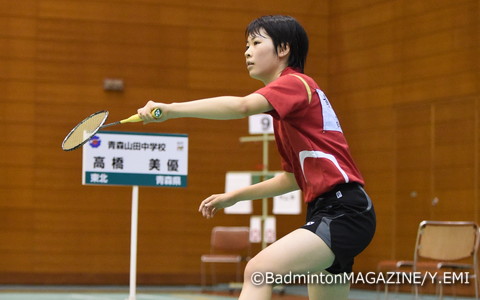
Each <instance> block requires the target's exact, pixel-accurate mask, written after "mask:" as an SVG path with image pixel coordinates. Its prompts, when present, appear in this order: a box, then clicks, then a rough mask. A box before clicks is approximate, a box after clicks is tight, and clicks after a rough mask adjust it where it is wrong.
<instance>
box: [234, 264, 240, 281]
mask: <svg viewBox="0 0 480 300" xmlns="http://www.w3.org/2000/svg"><path fill="white" fill-rule="evenodd" d="M240 267H241V264H240V263H237V272H236V274H235V280H236V281H237V282H240V280H241V279H240V272H241V271H240Z"/></svg>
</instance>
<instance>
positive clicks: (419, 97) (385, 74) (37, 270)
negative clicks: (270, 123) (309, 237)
mask: <svg viewBox="0 0 480 300" xmlns="http://www.w3.org/2000/svg"><path fill="white" fill-rule="evenodd" d="M479 9H480V8H479V3H478V1H476V0H461V1H453V0H440V1H438V0H425V1H416V2H412V1H405V0H401V1H397V0H381V1H378V0H368V1H361V2H359V1H353V0H339V1H337V0H336V1H314V0H309V1H301V2H298V1H297V2H292V1H288V0H281V1H272V0H266V1H261V2H259V3H256V4H255V6H254V7H252V6H245V5H244V4H243V3H242V4H240V2H238V1H220V0H214V1H208V2H205V1H192V0H188V1H187V0H181V1H171V0H137V1H134V0H88V1H80V0H75V1H61V0H28V1H21V2H18V3H17V2H15V3H13V2H11V1H7V0H0V43H1V44H2V47H1V49H0V69H1V70H2V72H0V89H1V90H2V94H1V95H0V135H1V136H2V140H1V141H0V151H1V155H2V157H1V158H0V170H1V172H0V177H1V178H0V193H1V195H2V197H0V208H1V209H0V219H1V220H2V221H1V222H0V224H1V225H2V226H0V237H1V238H2V241H4V243H2V245H1V246H0V257H2V260H0V280H1V281H2V282H4V283H9V282H10V283H66V284H73V283H89V284H92V283H126V282H127V280H128V255H129V253H128V251H129V249H128V246H129V231H130V228H129V219H130V197H131V190H130V188H128V187H112V188H106V187H84V186H81V184H80V182H81V174H80V168H81V165H80V162H81V153H80V152H78V151H77V152H70V153H64V152H62V151H61V150H60V143H61V141H62V139H63V137H64V135H65V133H66V132H68V131H69V130H70V129H71V127H72V126H74V125H75V124H76V123H77V122H78V121H79V120H81V119H82V118H84V117H85V116H86V115H88V114H91V113H92V112H94V111H97V110H101V109H108V110H109V111H110V119H112V120H114V119H116V120H118V119H122V118H124V117H125V116H128V115H130V114H132V113H134V112H135V111H136V109H137V108H138V107H140V106H142V105H143V104H144V103H145V101H146V100H148V99H154V100H164V101H167V102H168V101H185V100H189V99H198V98H203V97H211V96H216V95H224V94H229V95H245V94H247V93H250V92H252V91H254V90H255V89H257V88H259V87H261V83H260V82H256V81H254V80H252V79H250V78H249V77H248V74H247V72H246V69H245V65H244V46H245V44H244V42H245V41H244V38H245V37H244V35H243V34H244V30H245V26H246V25H247V24H248V22H249V21H250V20H252V19H254V18H255V17H258V16H260V15H265V14H276V13H282V14H291V15H293V16H295V17H296V18H297V19H299V20H300V21H301V22H302V24H304V26H305V28H306V29H307V32H308V33H309V36H310V41H311V48H310V55H309V60H308V61H307V66H306V71H307V73H308V74H310V75H312V76H313V77H314V78H315V79H316V80H317V81H318V83H319V85H320V86H321V87H322V89H323V90H324V91H325V92H326V94H327V96H328V97H329V99H330V101H331V102H332V104H333V106H334V107H335V109H336V111H337V114H338V116H339V119H340V121H341V122H342V126H343V129H344V131H345V134H346V136H347V139H348V140H349V143H350V146H351V150H352V153H353V156H354V158H355V159H356V161H357V163H358V165H359V167H360V169H361V170H362V172H363V174H364V177H365V178H366V180H367V186H366V188H367V191H368V193H369V194H370V196H371V197H372V199H373V200H374V202H375V205H376V213H377V217H378V226H377V233H376V236H375V238H374V241H373V242H372V245H371V246H370V247H369V248H368V249H367V250H366V251H365V252H364V253H362V254H361V255H360V256H359V257H358V259H357V260H356V264H355V270H356V271H372V270H375V268H376V264H377V263H378V262H379V261H380V260H382V259H386V258H397V259H404V258H410V254H411V252H412V249H413V248H412V247H413V245H411V244H412V243H413V242H412V239H413V238H414V235H415V231H416V224H418V221H419V220H422V219H425V218H434V219H450V218H455V219H460V218H466V219H472V220H476V221H477V222H478V221H479V215H478V211H479V209H478V208H479V205H478V202H479V199H478V197H479V191H478V188H479V185H478V174H479V171H478V168H479V166H478V163H479V160H478V157H479V151H480V149H478V145H479V140H478V139H479V135H478V132H479V130H480V128H478V126H479V120H478V118H479V111H478V110H479V106H478V103H477V102H478V101H479V100H478V93H479V90H480V86H479V85H480V80H479V72H480V64H479V58H478V53H479V38H478V37H479V36H480V32H479V30H480V24H479V18H478V13H479V11H480V10H479ZM110 77H111V78H121V79H123V80H124V81H125V90H124V91H123V92H122V93H115V92H105V91H104V90H103V86H102V84H103V80H104V78H110ZM19 115H21V116H22V117H18V116H19ZM247 125H248V122H247V121H246V120H233V121H224V122H220V121H202V120H195V119H184V120H172V121H170V122H166V123H162V124H154V125H149V126H142V125H140V124H127V125H123V126H122V127H119V128H118V130H125V131H145V132H173V133H175V132H176V133H188V134H189V136H190V161H189V186H188V187H187V188H186V189H168V188H165V189H155V188H141V191H140V199H141V200H140V223H139V226H140V231H139V264H138V271H139V283H140V284H142V283H144V284H176V283H198V280H199V274H198V272H199V261H198V260H199V256H200V254H202V253H204V252H206V251H208V248H209V242H208V239H209V232H210V229H211V228H212V227H213V226H214V225H247V224H248V222H249V216H241V215H239V216H231V215H228V216H226V215H224V214H222V213H221V214H219V215H218V216H217V217H216V218H215V219H214V220H204V219H203V218H201V217H200V216H199V215H198V213H197V212H196V208H197V206H198V203H199V202H200V201H201V200H202V199H204V198H205V197H207V196H208V195H210V194H211V193H216V192H220V191H222V190H223V189H224V176H225V172H227V171H229V170H246V169H259V168H260V167H261V166H260V162H261V148H260V145H259V144H256V143H253V144H241V143H240V142H239V140H238V138H239V137H240V136H243V135H247ZM459 127H461V128H463V129H464V130H462V131H458V130H456V129H457V128H459ZM270 155H271V157H272V160H271V169H279V168H280V164H279V157H278V154H277V153H276V149H275V146H274V145H273V144H271V149H270ZM232 157H233V158H235V159H232ZM460 179H462V180H460ZM463 179H464V180H463ZM412 192H415V193H412ZM434 197H438V199H439V202H438V203H437V204H436V205H432V201H431V200H432V199H433V198H434ZM254 210H255V213H256V214H259V213H260V211H261V208H260V203H259V202H257V203H254ZM302 223H303V215H300V216H278V219H277V225H278V235H279V236H282V235H284V234H286V233H288V232H289V231H291V230H292V229H293V228H296V227H298V226H300V225H301V224H302ZM255 247H256V248H255V250H256V251H258V250H259V247H258V246H257V245H256V246H255ZM92 270H93V271H92Z"/></svg>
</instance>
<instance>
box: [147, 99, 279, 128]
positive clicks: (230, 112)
mask: <svg viewBox="0 0 480 300" xmlns="http://www.w3.org/2000/svg"><path fill="white" fill-rule="evenodd" d="M156 108H159V109H160V110H161V111H162V115H161V116H160V118H158V119H154V118H153V117H152V116H151V113H150V112H151V111H152V110H154V109H156ZM272 109H273V107H272V106H271V105H270V103H269V102H268V101H267V99H265V97H264V96H262V95H260V94H255V93H254V94H250V95H248V96H245V97H235V96H222V97H214V98H206V99H201V100H194V101H188V102H174V103H169V104H166V103H159V102H154V101H148V102H147V104H146V105H145V106H144V107H143V108H140V109H139V110H138V114H139V115H140V117H141V118H142V119H143V120H144V121H145V122H146V123H148V122H154V121H157V122H162V121H166V120H169V119H176V118H201V119H214V120H230V119H241V118H244V117H247V116H250V115H254V114H258V113H263V112H267V111H270V110H272Z"/></svg>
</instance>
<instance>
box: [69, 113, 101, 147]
mask: <svg viewBox="0 0 480 300" xmlns="http://www.w3.org/2000/svg"><path fill="white" fill-rule="evenodd" d="M107 117H108V111H106V110H101V111H97V112H96V113H94V114H91V115H90V116H88V117H86V118H85V119H83V121H81V122H80V123H78V124H77V126H75V127H74V128H73V129H72V130H71V131H70V132H69V133H68V134H67V136H66V137H65V139H63V142H62V149H63V151H72V150H75V149H77V148H79V147H81V146H82V145H83V144H85V143H86V142H88V141H89V140H90V139H91V138H92V136H94V135H95V134H96V133H97V131H98V130H99V129H100V127H102V125H103V124H104V123H105V121H106V120H107ZM85 132H86V134H84V133H85Z"/></svg>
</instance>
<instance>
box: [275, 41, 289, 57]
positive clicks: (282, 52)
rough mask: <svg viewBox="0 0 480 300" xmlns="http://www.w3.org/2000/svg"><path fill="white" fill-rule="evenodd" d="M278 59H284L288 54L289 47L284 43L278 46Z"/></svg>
mask: <svg viewBox="0 0 480 300" xmlns="http://www.w3.org/2000/svg"><path fill="white" fill-rule="evenodd" d="M277 53H278V57H285V56H287V55H289V54H290V45H289V44H287V43H285V44H281V45H279V46H278V51H277Z"/></svg>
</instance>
